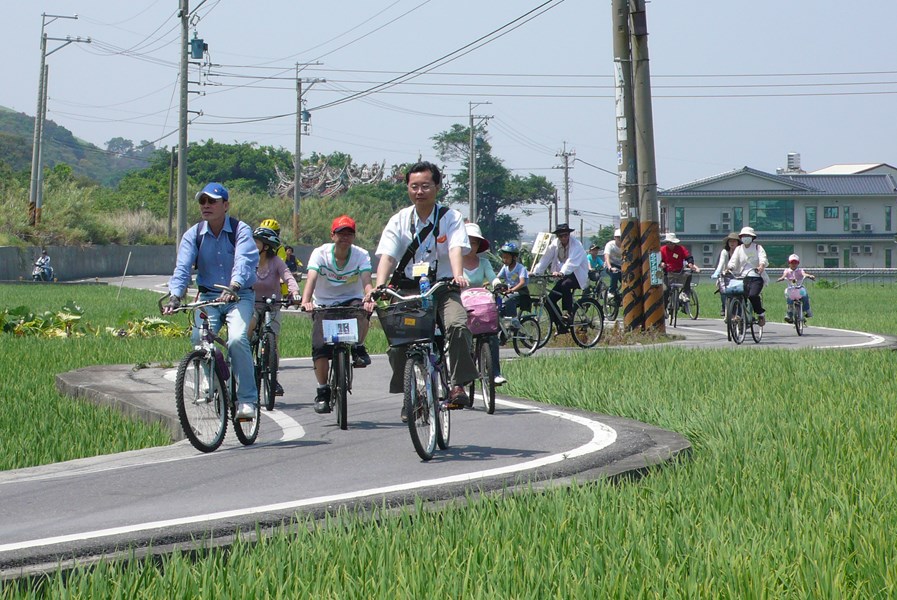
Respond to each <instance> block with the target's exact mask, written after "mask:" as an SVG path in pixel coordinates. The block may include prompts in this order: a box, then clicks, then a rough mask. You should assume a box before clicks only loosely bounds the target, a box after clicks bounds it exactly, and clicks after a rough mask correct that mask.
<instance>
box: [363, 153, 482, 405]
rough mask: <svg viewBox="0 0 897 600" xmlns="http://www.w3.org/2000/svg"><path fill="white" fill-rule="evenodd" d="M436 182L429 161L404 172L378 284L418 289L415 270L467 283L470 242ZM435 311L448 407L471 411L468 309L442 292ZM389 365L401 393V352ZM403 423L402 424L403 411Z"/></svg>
mask: <svg viewBox="0 0 897 600" xmlns="http://www.w3.org/2000/svg"><path fill="white" fill-rule="evenodd" d="M441 182H442V173H441V172H440V171H439V167H437V166H436V165H434V164H432V163H429V162H419V163H417V164H415V165H412V166H411V167H410V168H409V169H408V172H407V173H406V174H405V184H406V185H407V186H408V197H409V198H410V199H411V204H412V206H409V207H408V208H403V209H402V210H400V211H399V212H398V213H396V214H395V215H393V216H392V217H391V218H390V219H389V222H388V223H387V225H386V229H385V230H384V231H383V235H382V236H381V238H380V244H379V245H378V246H377V252H376V254H377V256H379V257H380V262H379V264H378V265H377V285H378V286H382V285H386V284H387V283H392V284H393V285H395V286H397V287H399V288H402V289H405V290H409V291H410V290H418V289H419V288H418V282H417V280H416V279H415V278H413V274H414V273H415V272H426V273H427V274H428V276H429V277H430V280H431V281H433V282H435V281H436V280H438V279H443V278H451V279H453V280H454V282H455V283H456V284H457V285H458V286H459V287H461V288H465V287H467V286H468V285H469V283H468V281H467V278H465V277H464V268H463V266H462V264H461V261H462V258H463V257H464V255H465V254H467V253H468V252H469V251H470V241H469V240H468V238H467V231H466V230H465V228H464V219H463V217H462V216H461V213H460V212H458V211H457V210H454V209H451V208H448V207H447V206H439V205H437V204H436V197H437V195H438V194H439V189H440V184H441ZM415 293H416V292H415ZM369 297H370V296H369V295H368V296H366V298H365V299H366V300H367V299H369ZM436 309H437V311H438V314H439V317H440V320H441V322H442V325H443V328H444V329H443V331H444V332H445V339H446V343H447V346H448V355H449V362H450V363H451V373H449V379H450V380H451V382H450V385H451V386H452V389H451V391H450V392H449V407H450V408H463V407H470V406H472V402H471V399H470V398H469V397H468V396H467V393H466V392H465V391H464V386H466V385H467V384H469V383H470V382H471V381H473V380H474V379H476V378H477V377H478V376H479V374H478V373H477V369H476V366H475V365H474V363H473V358H472V356H471V344H472V336H471V334H470V329H468V328H467V311H466V310H464V306H463V305H462V304H461V294H460V293H459V292H458V291H456V290H448V289H445V288H441V289H440V290H438V291H437V292H436ZM389 363H390V365H391V366H392V379H391V380H390V382H389V392H390V393H391V394H400V393H402V391H403V390H404V382H403V378H404V373H405V352H404V351H403V349H401V348H397V349H395V350H393V349H390V351H389ZM402 420H403V421H405V420H406V417H405V409H404V407H403V408H402Z"/></svg>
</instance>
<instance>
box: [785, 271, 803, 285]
mask: <svg viewBox="0 0 897 600" xmlns="http://www.w3.org/2000/svg"><path fill="white" fill-rule="evenodd" d="M782 277H784V278H785V279H786V280H787V281H791V280H792V279H793V280H795V281H796V282H797V285H801V284H803V282H804V278H805V277H806V275H804V269H803V267H798V268H796V269H791V268H788V269H785V270H784V271H782Z"/></svg>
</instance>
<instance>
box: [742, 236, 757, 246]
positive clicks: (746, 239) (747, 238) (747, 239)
mask: <svg viewBox="0 0 897 600" xmlns="http://www.w3.org/2000/svg"><path fill="white" fill-rule="evenodd" d="M752 241H754V238H752V237H751V236H749V235H743V236H741V243H742V244H744V245H745V246H747V245H748V244H750V243H751V242H752Z"/></svg>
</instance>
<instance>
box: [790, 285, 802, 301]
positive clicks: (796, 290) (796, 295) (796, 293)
mask: <svg viewBox="0 0 897 600" xmlns="http://www.w3.org/2000/svg"><path fill="white" fill-rule="evenodd" d="M802 290H803V288H800V287H794V286H788V299H789V300H800V299H801V297H802V296H803V293H802Z"/></svg>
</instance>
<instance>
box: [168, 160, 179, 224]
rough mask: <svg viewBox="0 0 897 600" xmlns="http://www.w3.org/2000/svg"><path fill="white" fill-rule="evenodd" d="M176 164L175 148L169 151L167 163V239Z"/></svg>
mask: <svg viewBox="0 0 897 600" xmlns="http://www.w3.org/2000/svg"><path fill="white" fill-rule="evenodd" d="M176 162H177V148H172V149H171V159H170V160H169V161H168V239H171V220H172V217H173V215H174V169H175V163H176Z"/></svg>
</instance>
